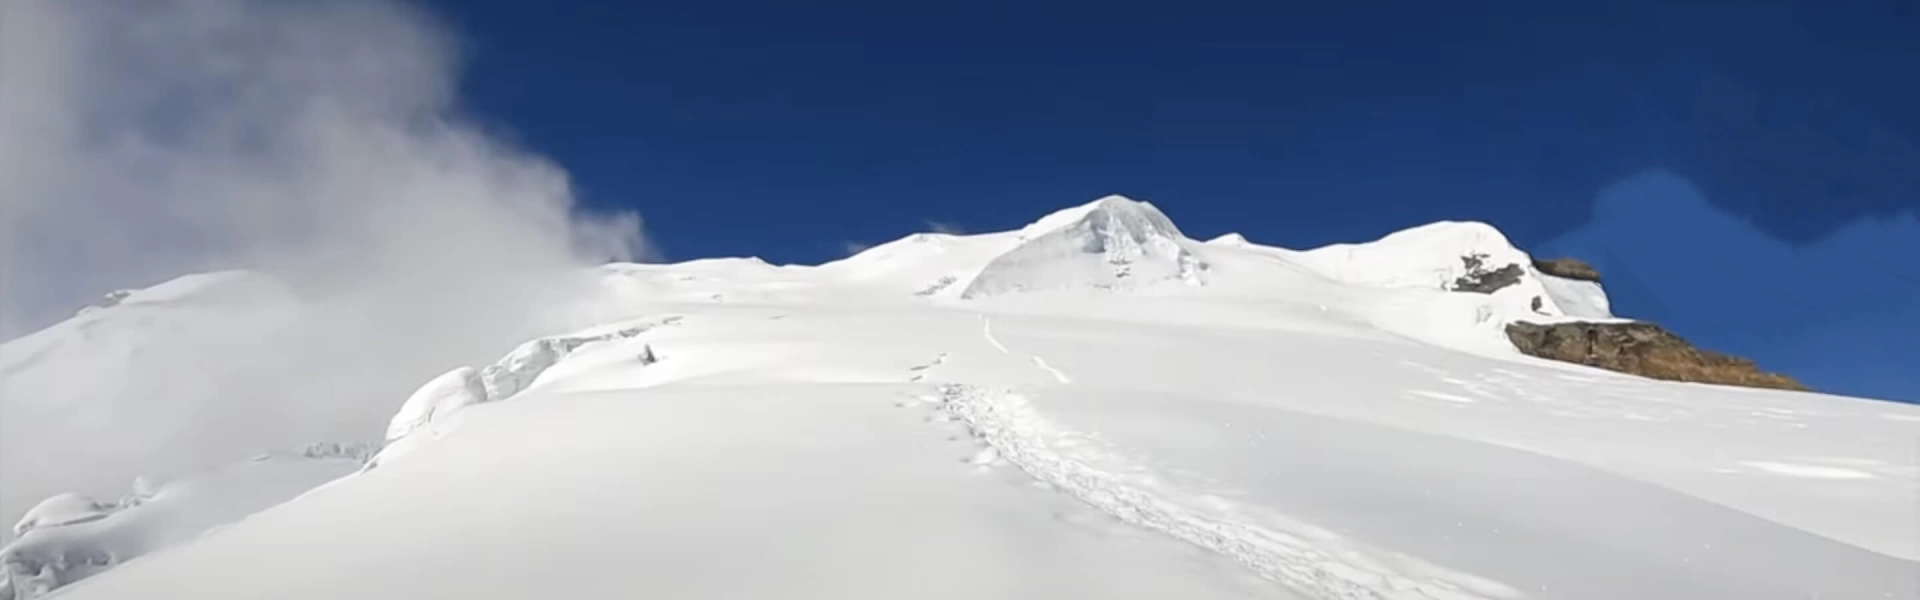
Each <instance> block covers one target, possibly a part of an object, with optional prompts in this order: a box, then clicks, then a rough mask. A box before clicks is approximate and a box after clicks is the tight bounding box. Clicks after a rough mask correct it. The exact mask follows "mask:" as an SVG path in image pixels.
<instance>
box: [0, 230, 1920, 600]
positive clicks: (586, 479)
mask: <svg viewBox="0 0 1920 600" xmlns="http://www.w3.org/2000/svg"><path fill="white" fill-rule="evenodd" d="M251 277H259V276H251ZM596 277H597V278H598V281H599V282H600V283H601V285H600V287H599V288H598V290H597V291H596V292H594V293H591V294H587V296H590V297H583V298H579V299H577V301H574V302H570V303H568V304H566V305H565V306H552V307H537V310H551V311H557V312H562V313H564V314H561V315H557V316H556V317H555V322H578V323H583V324H584V323H592V325H591V326H590V327H584V328H582V329H579V330H576V331H555V332H552V334H551V335H548V336H545V337H541V338H538V339H534V340H530V341H527V342H526V343H524V344H522V345H520V346H519V347H517V348H515V347H501V348H497V349H496V350H495V351H496V352H497V353H498V354H499V355H500V356H501V358H500V359H499V360H498V361H496V362H493V363H490V364H489V363H478V364H470V365H466V366H461V367H458V368H453V369H451V370H448V371H446V372H445V373H443V374H440V375H439V376H438V377H435V374H434V373H431V372H428V373H421V374H420V376H419V379H418V380H419V381H421V382H425V383H424V385H422V386H421V387H419V389H418V390H417V391H415V392H414V393H413V394H412V395H411V397H409V396H408V394H407V393H406V390H398V391H396V393H395V394H393V396H392V397H391V398H390V399H387V400H386V401H384V402H382V403H381V404H380V406H381V408H380V412H379V414H375V415H362V416H363V417H366V418H377V419H379V420H381V421H383V422H386V423H387V427H386V428H385V429H384V430H380V429H379V428H374V427H369V428H367V430H366V431H364V433H363V434H362V435H361V436H360V439H358V440H340V441H366V442H373V443H377V444H379V445H380V446H381V447H380V449H379V450H378V452H377V453H376V454H374V455H373V456H371V457H370V458H368V460H365V461H360V460H351V457H353V456H357V455H356V453H353V452H345V451H340V452H319V453H313V452H308V453H305V454H293V455H284V454H283V455H275V456H277V457H278V458H275V459H273V460H267V461H255V462H251V463H242V464H244V465H251V466H250V467H246V468H250V469H252V471H245V472H248V473H255V474H257V475H258V476H257V477H251V478H250V477H243V476H238V475H233V476H226V477H225V478H224V479H222V478H220V477H222V476H221V475H220V474H221V473H227V474H229V475H231V474H233V473H236V472H239V471H233V470H232V469H234V468H233V467H227V469H228V470H226V471H222V470H215V471H212V472H211V473H213V475H204V476H199V478H197V479H196V478H194V477H187V478H182V479H179V480H176V483H171V484H168V485H174V486H178V487H172V488H169V487H161V488H160V489H161V492H160V493H158V494H155V493H148V492H140V491H139V490H136V493H135V494H133V495H132V496H131V498H135V499H136V500H133V501H123V502H119V503H112V504H108V503H101V502H98V501H95V500H93V499H92V498H87V497H80V496H56V497H55V498H54V499H51V500H48V501H46V502H42V503H41V504H40V505H39V506H38V507H36V508H35V509H34V510H31V511H26V507H24V506H23V507H21V508H19V509H18V510H20V511H26V512H25V514H23V515H21V516H24V517H25V518H24V519H23V527H22V528H21V529H20V530H17V531H16V534H15V535H16V537H17V538H18V539H17V540H16V541H14V542H13V543H12V544H11V545H10V546H8V547H7V549H6V550H5V551H0V554H4V555H5V556H4V558H5V563H6V565H7V567H8V568H7V570H8V573H9V576H10V577H11V579H12V582H13V584H12V585H13V587H12V588H11V589H12V590H13V591H12V593H15V594H19V593H21V592H32V593H30V594H26V595H28V596H31V595H33V594H38V593H39V592H38V591H35V590H38V589H41V588H49V589H51V588H58V591H57V592H55V593H56V594H58V595H60V596H61V597H63V598H65V597H72V598H77V599H81V600H86V599H96V598H97V599H121V598H143V599H144V598H196V599H212V598H217V599H225V598H236V599H238V598H287V599H300V598H314V599H321V598H325V599H333V598H376V599H377V598H395V599H400V598H407V599H413V598H480V599H490V598H501V599H506V598H515V599H518V598H527V597H539V598H626V597H636V596H647V597H670V598H742V597H784V598H901V597H911V598H956V599H959V598H966V599H977V598H1175V597H1177V598H1229V597H1233V598H1238V597H1248V598H1255V597H1257V598H1303V599H1304V598H1343V599H1360V598H1380V599H1402V598H1406V599H1449V600H1452V599H1475V598H1483V599H1513V598H1569V599H1585V598H1594V599H1600V598H1605V599H1610V600H1611V599H1618V598H1685V599H1690V600H1692V599H1709V598H1739V599H1742V600H1748V599H1760V598H1782V599H1786V598H1808V597H1819V598H1911V597H1915V595H1916V594H1920V582H1916V579H1915V577H1914V575H1913V574H1914V573H1916V572H1920V562H1916V561H1920V515H1916V513H1915V512H1914V511H1913V507H1914V506H1916V505H1920V492H1917V491H1916V490H1917V489H1920V457H1917V456H1916V455H1915V453H1914V452H1913V449H1914V447H1915V446H1914V444H1915V443H1916V441H1920V407H1914V406H1909V405H1902V404H1894V403H1886V402H1877V401H1871V400H1863V399H1856V398H1843V397H1835V396H1826V395H1820V394H1810V393H1798V392H1786V391H1775V390H1757V389H1744V388H1731V387H1721V386H1710V385H1701V384H1684V383H1670V382H1660V381H1653V380H1648V379H1642V378H1638V377H1633V376H1629V375H1623V374H1618V373H1612V372H1606V371H1600V370H1595V369H1591V368H1587V367H1583V366H1578V365H1572V364H1565V363H1557V362H1550V361H1545V360H1540V359H1535V358H1530V357H1527V356H1523V355H1521V354H1519V353H1518V352H1517V351H1515V350H1514V349H1513V347H1512V345H1511V344H1509V343H1508V342H1507V340H1506V338H1505V334H1504V333H1503V331H1504V327H1505V325H1506V324H1508V323H1511V322H1515V321H1532V322H1548V323H1550V322H1560V321H1571V320H1603V321H1605V320H1612V319H1613V317H1612V316H1611V314H1610V313H1608V312H1607V302H1606V297H1605V292H1604V290H1603V289H1602V288H1601V287H1600V285H1599V284H1598V283H1595V282H1590V281H1579V280H1573V279H1564V278H1560V277H1556V276H1553V275H1548V274H1545V273H1542V272H1540V271H1539V270H1537V269H1536V268H1535V267H1534V266H1533V262H1532V260H1531V257H1529V256H1528V255H1527V254H1526V253H1525V252H1523V251H1521V250H1519V249H1517V248H1514V247H1513V245H1512V244H1510V243H1509V242H1508V241H1507V240H1506V239H1505V237H1504V236H1502V235H1501V234H1500V233H1499V232H1498V231H1497V230H1495V229H1494V228H1492V227H1490V226H1487V225H1484V224H1479V223H1436V224H1432V225H1427V226H1422V227H1417V228H1413V229H1409V230H1406V231H1402V232H1398V233H1394V234H1391V235H1388V236H1386V237H1384V238H1382V239H1380V240H1376V241H1373V242H1367V243H1360V244H1348V245H1338V246H1332V247H1326V248H1319V249H1313V250H1306V251H1295V250H1288V249H1284V248H1277V247H1271V246H1264V245H1260V244H1256V243H1252V242H1249V241H1247V240H1246V239H1245V238H1243V237H1241V236H1238V235H1227V236H1222V237H1220V238H1216V239H1213V240H1211V241H1205V242H1202V241H1197V240H1194V239H1191V238H1189V237H1187V235H1186V234H1184V233H1183V232H1181V230H1180V229H1179V228H1178V227H1177V226H1175V225H1174V222H1173V221H1172V220H1171V219H1169V218H1168V217H1167V215H1165V214H1163V213H1162V212H1161V211H1160V210H1159V209H1157V208H1155V207H1154V206H1152V205H1150V204H1147V203H1143V202H1136V201H1133V200H1129V199H1126V198H1121V197H1108V198H1103V199H1100V200H1097V201H1095V202H1092V203H1089V204H1086V205H1082V206H1078V207H1074V208H1069V209H1066V210H1063V211H1060V212H1057V213H1054V214H1052V215H1048V216H1045V217H1043V218H1041V219H1039V220H1038V221H1036V222H1034V223H1033V224H1031V225H1029V226H1027V227H1024V228H1022V229H1019V230H1015V231H1007V232H1000V233H989V234H981V235H964V236H963V235H945V234H916V235H912V236H908V237H906V238H902V239H900V240H897V241H894V242H890V243H887V244H882V245H879V246H876V247H874V248H871V249H869V250H867V251H865V252H862V253H860V254H858V255H855V256H852V257H849V258H847V259H844V260H840V261H836V262H832V263H828V264H824V265H818V266H776V265H771V264H767V263H765V262H762V261H759V260H756V259H715V260H700V261H693V262H686V263H678V264H666V265H639V264H620V265H609V266H605V267H601V268H599V270H598V271H597V273H596ZM168 285H169V286H172V288H169V287H167V286H162V288H156V289H157V290H163V291H164V290H166V289H174V288H180V289H193V288H197V287H204V286H205V285H207V282H206V281H203V280H196V279H184V280H181V281H177V282H174V283H172V284H168ZM154 293H155V292H154V290H147V291H143V292H134V293H133V294H131V295H129V296H127V298H126V299H125V300H124V301H123V302H122V303H121V305H119V306H113V307H107V308H99V309H93V310H89V311H87V312H86V313H85V314H82V315H80V316H77V317H75V319H73V320H70V321H69V322H67V323H63V324H61V325H58V326H55V327H54V328H51V329H49V330H47V331H45V332H41V333H39V334H35V335H33V336H28V337H26V338H22V339H19V340H15V341H12V342H9V343H7V344H6V345H4V346H0V358H4V361H3V362H0V367H4V368H5V369H6V373H7V378H8V385H9V392H10V393H9V394H8V395H6V396H5V397H4V398H0V401H3V402H5V403H6V404H4V405H0V408H4V409H5V410H6V411H7V414H8V419H7V420H6V421H7V422H12V421H14V420H15V419H14V417H13V415H21V414H25V415H31V416H32V418H33V419H41V420H44V421H45V422H46V423H47V424H46V425H43V426H49V427H69V428H71V427H78V425H74V424H75V423H82V424H83V423H85V422H87V417H86V416H85V411H86V410H87V408H86V406H84V405H83V406H74V405H73V402H66V401H65V399H67V397H68V396H71V394H69V393H68V392H67V391H66V390H67V389H68V388H66V387H63V386H67V385H84V386H98V385H120V386H128V387H131V386H132V384H131V383H128V382H127V381H126V379H125V378H123V377H122V376H121V375H122V373H121V372H120V371H118V370H117V369H120V368H122V367H123V366H124V365H138V364H141V363H142V361H148V360H160V359H156V358H153V357H152V355H151V354H150V353H142V354H134V353H128V352H126V351H125V350H122V349H123V348H151V347H162V346H163V345H164V344H165V343H167V340H171V339H175V338H177V337H180V336H181V335H182V334H180V333H178V330H181V329H186V330H191V331H193V332H195V333H194V335H196V336H205V335H208V334H206V333H205V330H220V331H224V332H227V333H223V334H221V335H232V336H245V335H248V333H249V332H251V331H257V330H259V329H261V328H270V327H274V326H276V325H275V323H276V322H277V321H274V318H270V317H272V316H273V315H279V316H278V317H275V318H292V319H297V318H298V316H297V315H294V316H287V315H285V314H281V313H273V312H272V311H267V312H266V313H264V314H267V315H268V316H263V317H257V318H256V317H254V316H249V315H252V314H253V312H252V311H251V310H250V309H249V310H242V309H237V308H234V307H232V306H230V305H224V304H223V305H218V306H216V305H213V304H207V305H205V307H204V310H202V309H199V308H195V309H194V310H188V307H181V306H176V307H172V308H170V309H169V310H178V311H183V312H178V313H174V312H168V313H150V312H148V309H146V308H141V307H140V306H139V304H140V302H137V301H136V300H138V299H140V298H144V297H146V296H148V295H154ZM189 296H191V294H189ZM188 304H189V305H191V306H192V307H200V306H201V305H198V304H194V303H188ZM265 305H267V306H272V305H274V304H273V303H270V302H269V303H266V304H265ZM531 309H532V308H530V310H531ZM261 310H266V309H261ZM89 323H91V324H92V325H88V324H89ZM136 324H138V325H136ZM83 331H87V332H90V333H79V332H83ZM129 340H131V341H129ZM75 365H85V367H84V368H85V369H90V370H91V371H90V372H91V373H94V374H95V376H94V377H91V378H89V379H90V380H89V381H85V382H79V383H73V382H68V381H65V380H64V379H63V378H61V377H58V376H55V375H50V374H60V373H74V372H77V371H76V369H80V368H81V367H76V366H75ZM16 382H18V383H19V387H17V386H16ZM23 389H24V390H27V391H29V392H31V393H13V392H17V391H20V390H23ZM89 389H90V390H91V388H89ZM129 393H131V392H129ZM103 394H104V392H99V391H97V390H92V391H88V392H87V399H88V400H92V399H93V398H94V397H96V396H101V395H103ZM82 404H84V402H82ZM17 405H21V406H26V407H27V408H22V407H21V406H17ZM50 406H59V407H65V408H63V409H61V410H53V409H50V408H47V407H50ZM29 409H30V410H29ZM22 411H27V412H22ZM9 426H12V425H9ZM19 426H21V427H26V426H32V425H19ZM6 439H7V438H5V437H0V443H6ZM310 441H312V440H307V439H278V440H262V441H261V443H262V444H264V445H267V446H275V447H298V446H301V445H304V444H306V443H307V442H310ZM18 450H21V449H19V448H15V447H12V446H8V447H5V448H0V458H3V457H4V456H5V455H8V454H15V453H16V452H17V451H18ZM46 460H60V457H59V456H57V455H56V456H53V457H51V458H48V459H46ZM343 465H345V468H342V466H343ZM267 473H274V474H276V475H274V476H271V477H269V476H266V475H265V474H267ZM281 475H284V476H281ZM216 479H217V480H218V481H221V482H225V483H222V484H220V485H213V484H206V483H199V482H205V481H212V480H216ZM74 480H75V481H79V480H81V479H80V478H78V477H76V478H75V479H74ZM254 480H258V481H262V482H263V483H261V484H260V485H239V484H237V483H234V482H245V481H254ZM268 481H271V482H272V483H271V485H270V484H268V483H266V482H268ZM323 481H324V482H326V483H325V484H324V485H319V484H320V483H321V482H323ZM16 483H25V482H16V481H12V480H8V481H3V482H0V487H12V486H14V485H15V484H16ZM33 485H34V486H37V487H45V485H46V484H44V483H40V482H34V484H33ZM315 485H318V487H314V486H315ZM139 487H140V488H142V489H149V488H151V487H152V485H151V484H142V485H141V486H139ZM168 489H180V490H192V491H194V493H193V494H187V493H185V492H178V493H175V494H174V495H173V496H168V495H167V493H166V490H168ZM54 491H57V490H54ZM54 491H46V492H43V493H41V494H40V496H42V497H44V496H46V495H51V494H53V493H54ZM189 496H191V497H193V498H196V500H194V501H193V502H191V503H189V502H187V501H186V500H174V501H171V502H162V500H163V499H166V498H186V497H189ZM96 497H97V496H96ZM139 498H149V499H148V500H145V501H141V500H138V499H139ZM230 499H245V501H238V500H230ZM35 500H36V501H38V498H36V499H35ZM269 500H270V501H269ZM182 506H190V507H211V508H208V509H206V510H192V509H189V508H181V507H182ZM268 506H271V508H267V507H268ZM256 511H257V512H256ZM7 516H13V514H9V515H7ZM216 523H226V525H225V526H222V527H218V528H217V529H216V530H214V531H212V532H211V533H207V534H204V535H198V536H197V537H196V536H192V535H184V534H182V533H181V532H183V531H193V532H198V531H201V530H205V529H209V528H211V527H212V525H214V524H216ZM162 528H164V529H165V530H166V531H168V532H169V533H168V534H167V535H165V536H158V535H150V534H147V533H145V532H150V531H157V530H161V529H162ZM190 538H191V539H190ZM160 546H168V547H166V548H165V549H164V550H160V551H157V552H155V551H153V550H154V549H156V548H158V547H160ZM136 557H137V560H134V559H135V558H136ZM109 568H110V570H109ZM103 571H104V574H99V573H101V572H103ZM89 575H91V576H89ZM75 581H77V583H75ZM0 597H3V596H0Z"/></svg>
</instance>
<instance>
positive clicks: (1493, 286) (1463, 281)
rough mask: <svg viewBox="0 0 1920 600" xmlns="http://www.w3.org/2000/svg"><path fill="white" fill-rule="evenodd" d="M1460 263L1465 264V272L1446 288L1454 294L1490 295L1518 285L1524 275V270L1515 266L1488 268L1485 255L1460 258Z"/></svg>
mask: <svg viewBox="0 0 1920 600" xmlns="http://www.w3.org/2000/svg"><path fill="white" fill-rule="evenodd" d="M1460 262H1462V263H1465V264H1466V267H1467V272H1466V274H1465V275H1461V276H1460V277H1459V278H1457V279H1454V280H1453V286H1452V287H1450V288H1448V289H1451V290H1453V291H1456V292H1473V293H1476V294H1491V293H1494V292H1496V291H1499V290H1501V289H1503V288H1506V287H1507V286H1510V285H1513V284H1516V283H1520V276H1521V275H1524V274H1526V269H1522V268H1520V265H1517V264H1512V265H1506V266H1502V267H1489V266H1488V265H1487V255H1485V254H1470V255H1467V256H1462V257H1460Z"/></svg>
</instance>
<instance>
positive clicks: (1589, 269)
mask: <svg viewBox="0 0 1920 600" xmlns="http://www.w3.org/2000/svg"><path fill="white" fill-rule="evenodd" d="M1533 268H1535V269H1538V270H1539V271H1540V272H1541V273H1546V274H1548V275H1552V276H1554V277H1564V278H1567V279H1578V280H1580V281H1591V282H1594V283H1600V272H1599V271H1596V270H1594V269H1593V265H1589V264H1587V263H1585V262H1582V261H1580V260H1579V259H1574V258H1554V259H1548V260H1540V259H1537V258H1536V259H1534V261H1533Z"/></svg>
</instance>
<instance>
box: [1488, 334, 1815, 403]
mask: <svg viewBox="0 0 1920 600" xmlns="http://www.w3.org/2000/svg"><path fill="white" fill-rule="evenodd" d="M1507 339H1509V340H1512V342H1513V346H1514V347H1515V348H1518V349H1519V350H1520V351H1521V352H1523V353H1526V354H1528V355H1531V356H1537V357H1540V358H1546V359H1552V360H1558V361H1565V362H1571V363H1579V364H1583V365H1588V366H1593V367H1599V368H1602V369H1607V370H1610V371H1619V372H1622V373H1631V374H1634V375H1639V376H1642V377H1650V378H1653V379H1665V380H1668V381H1690V382H1695V383H1714V384H1720V385H1736V386H1744V387H1757V388H1774V389H1783V390H1800V391H1807V387H1806V386H1804V385H1801V384H1800V382H1798V381H1794V380H1793V378H1791V377H1787V376H1785V375H1781V374H1778V373H1768V372H1765V371H1761V370H1760V368H1759V367H1757V366H1755V365H1754V364H1753V361H1750V360H1747V359H1744V358H1740V357H1737V356H1728V355H1725V354H1720V353H1718V352H1713V351H1709V350H1702V349H1700V348H1696V347H1694V345H1693V344H1691V343H1688V342H1687V340H1685V339H1682V338H1681V337H1680V336H1678V335H1674V334H1673V332H1670V331H1667V330H1666V328H1663V327H1661V326H1659V325H1655V324H1652V323H1642V322H1617V323H1616V322H1608V323H1592V322H1573V323H1554V324H1539V323H1511V324H1508V325H1507Z"/></svg>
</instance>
